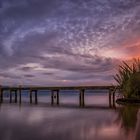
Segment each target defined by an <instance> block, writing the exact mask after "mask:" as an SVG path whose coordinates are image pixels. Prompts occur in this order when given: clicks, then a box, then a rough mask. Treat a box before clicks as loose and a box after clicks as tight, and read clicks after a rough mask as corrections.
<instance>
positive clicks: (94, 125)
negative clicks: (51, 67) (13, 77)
mask: <svg viewBox="0 0 140 140" xmlns="http://www.w3.org/2000/svg"><path fill="white" fill-rule="evenodd" d="M27 99H28V98H27V97H26V96H24V102H26V103H23V104H21V106H19V105H18V104H9V103H6V100H7V99H6V98H5V103H3V104H1V106H0V140H140V110H139V107H132V106H126V107H120V106H117V108H116V109H110V108H109V107H108V96H106V94H104V93H101V94H89V93H87V95H86V100H85V102H86V105H87V106H90V107H87V108H84V109H80V108H78V94H77V93H76V94H72V95H70V94H63V93H61V96H60V106H59V107H56V106H55V107H51V106H50V105H49V103H50V96H49V93H48V96H43V94H42V96H40V97H39V104H38V105H30V104H29V103H28V102H27V101H28V100H29V99H28V100H27Z"/></svg>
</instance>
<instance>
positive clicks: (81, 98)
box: [79, 89, 85, 107]
mask: <svg viewBox="0 0 140 140" xmlns="http://www.w3.org/2000/svg"><path fill="white" fill-rule="evenodd" d="M84 94H85V90H84V89H81V90H80V93H79V106H80V107H84V106H85V99H84Z"/></svg>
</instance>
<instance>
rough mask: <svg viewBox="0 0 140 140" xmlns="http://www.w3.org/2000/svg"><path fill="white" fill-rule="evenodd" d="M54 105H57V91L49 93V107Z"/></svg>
mask: <svg viewBox="0 0 140 140" xmlns="http://www.w3.org/2000/svg"><path fill="white" fill-rule="evenodd" d="M55 103H56V104H57V105H59V90H52V91H51V105H54V104H55Z"/></svg>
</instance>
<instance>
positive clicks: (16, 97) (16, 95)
mask: <svg viewBox="0 0 140 140" xmlns="http://www.w3.org/2000/svg"><path fill="white" fill-rule="evenodd" d="M15 103H17V90H15Z"/></svg>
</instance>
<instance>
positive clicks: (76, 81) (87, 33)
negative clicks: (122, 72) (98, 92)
mask: <svg viewBox="0 0 140 140" xmlns="http://www.w3.org/2000/svg"><path fill="white" fill-rule="evenodd" d="M134 57H140V0H0V84H1V85H43V86H44V85H46V86H68V85H70V86H75V85H110V84H112V83H114V79H113V75H114V74H115V73H116V71H117V67H118V65H119V64H120V63H121V61H122V60H126V61H128V60H130V59H132V58H134Z"/></svg>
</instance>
